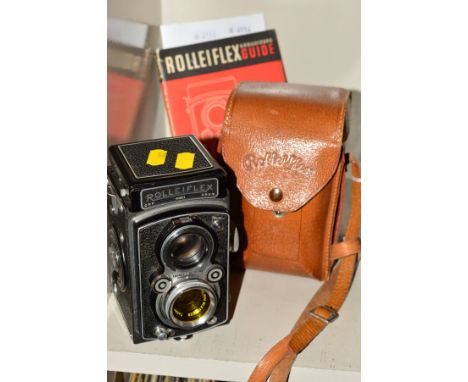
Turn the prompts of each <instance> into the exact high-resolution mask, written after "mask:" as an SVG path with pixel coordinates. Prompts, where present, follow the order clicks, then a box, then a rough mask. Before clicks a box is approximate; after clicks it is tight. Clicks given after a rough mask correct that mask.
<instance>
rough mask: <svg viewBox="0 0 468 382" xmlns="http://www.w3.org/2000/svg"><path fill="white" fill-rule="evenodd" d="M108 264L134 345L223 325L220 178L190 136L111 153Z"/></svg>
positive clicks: (224, 229)
mask: <svg viewBox="0 0 468 382" xmlns="http://www.w3.org/2000/svg"><path fill="white" fill-rule="evenodd" d="M109 153H110V162H111V165H110V166H109V167H108V183H107V200H108V201H107V209H108V264H109V272H110V281H111V283H112V290H113V292H114V294H115V296H116V298H117V300H118V302H119V305H120V308H121V311H122V313H123V316H124V318H125V321H126V323H127V326H128V329H129V331H130V333H131V337H132V339H133V342H134V343H140V342H143V341H149V340H155V339H160V340H162V339H167V338H175V339H181V338H186V337H188V336H190V335H191V334H193V333H195V332H199V331H201V330H205V329H208V328H211V327H214V326H218V325H220V324H223V323H226V322H227V320H228V276H229V237H230V235H229V232H230V225H229V224H230V218H229V211H228V204H229V203H228V192H227V187H226V173H225V171H224V170H223V168H222V167H220V165H219V164H218V163H216V161H215V160H214V159H213V158H212V157H211V156H210V154H209V153H208V152H207V151H206V149H205V148H204V147H203V146H202V145H201V144H200V142H199V141H198V140H197V139H196V138H195V137H194V136H190V135H189V136H181V137H174V138H163V139H156V140H149V141H143V142H136V143H128V144H121V145H116V146H111V147H110V149H109Z"/></svg>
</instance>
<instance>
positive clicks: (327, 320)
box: [309, 305, 339, 324]
mask: <svg viewBox="0 0 468 382" xmlns="http://www.w3.org/2000/svg"><path fill="white" fill-rule="evenodd" d="M318 309H323V310H326V311H327V312H328V313H330V314H329V315H328V317H324V316H322V315H321V314H319V313H318V312H317V310H318ZM309 314H310V315H311V316H312V317H315V318H316V319H318V320H320V321H322V322H323V323H324V324H330V323H331V322H333V321H335V320H336V319H337V318H338V316H339V314H338V312H337V311H336V310H335V309H333V308H332V307H331V306H329V305H319V306H316V307H315V308H313V309H312V310H310V311H309Z"/></svg>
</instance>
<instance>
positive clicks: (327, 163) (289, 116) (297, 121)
mask: <svg viewBox="0 0 468 382" xmlns="http://www.w3.org/2000/svg"><path fill="white" fill-rule="evenodd" d="M348 98H349V92H348V91H346V90H343V89H336V88H324V87H316V86H307V85H291V84H282V83H281V84H280V83H275V84H272V83H256V82H244V83H242V84H241V85H240V86H239V87H237V89H236V90H235V91H234V92H233V93H232V95H231V97H230V99H229V101H228V105H227V109H226V114H225V122H224V127H223V131H222V140H221V149H222V155H223V158H224V160H225V162H226V164H227V165H228V166H229V167H231V169H232V170H233V171H234V174H235V176H236V181H237V186H238V188H239V190H240V191H241V193H242V195H243V201H242V204H243V205H242V209H243V215H244V216H243V218H244V222H243V223H244V228H245V231H246V234H247V243H246V248H245V250H244V263H245V266H246V267H248V268H257V269H263V270H269V271H274V272H286V273H292V274H298V275H303V276H310V277H314V278H318V279H321V280H323V279H327V278H328V276H329V270H330V254H331V245H332V243H333V242H334V241H336V239H337V234H338V228H337V227H338V224H337V222H339V219H338V215H339V210H340V208H339V206H340V204H341V203H340V202H341V200H342V198H341V197H340V196H341V194H342V189H343V187H342V186H343V174H344V164H345V162H344V154H343V138H344V126H345V115H346V108H347V104H348Z"/></svg>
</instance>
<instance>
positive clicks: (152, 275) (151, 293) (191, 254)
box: [135, 208, 229, 340]
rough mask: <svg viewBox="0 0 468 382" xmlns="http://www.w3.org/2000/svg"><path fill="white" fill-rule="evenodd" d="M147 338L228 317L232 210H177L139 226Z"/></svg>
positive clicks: (178, 332) (191, 330)
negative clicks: (230, 221) (230, 214)
mask: <svg viewBox="0 0 468 382" xmlns="http://www.w3.org/2000/svg"><path fill="white" fill-rule="evenodd" d="M135 244H136V249H137V259H136V261H137V263H138V270H139V271H138V274H137V280H136V281H137V282H138V283H139V290H140V301H139V305H140V307H141V329H142V330H141V336H142V339H143V340H153V339H166V338H170V337H176V338H177V337H183V336H187V335H190V334H192V333H195V332H199V331H201V330H204V329H208V328H212V327H214V326H217V325H220V324H222V323H225V322H226V321H227V319H228V313H227V309H228V305H227V304H228V280H229V214H228V213H227V211H221V210H213V211H209V210H207V209H206V208H204V210H203V211H191V212H188V211H184V212H181V211H179V212H178V213H177V212H176V211H173V214H171V215H170V216H165V217H159V218H158V217H155V219H154V221H151V222H148V221H146V222H144V223H142V224H141V225H140V226H139V227H138V228H137V229H136V242H135Z"/></svg>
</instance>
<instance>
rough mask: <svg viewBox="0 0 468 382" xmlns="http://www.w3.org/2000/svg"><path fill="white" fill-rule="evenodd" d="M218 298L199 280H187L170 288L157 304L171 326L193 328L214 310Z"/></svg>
mask: <svg viewBox="0 0 468 382" xmlns="http://www.w3.org/2000/svg"><path fill="white" fill-rule="evenodd" d="M217 304H218V298H217V296H216V292H215V291H214V289H213V288H212V287H211V286H210V285H209V284H207V283H205V282H204V281H201V280H187V281H183V282H181V283H179V284H177V285H176V286H175V287H174V288H172V289H171V290H170V291H169V292H168V293H167V294H166V295H165V296H164V298H163V299H162V300H161V301H160V303H159V304H157V306H156V309H157V310H159V311H160V312H161V313H163V316H164V317H165V318H166V320H168V321H169V322H170V324H171V326H175V327H179V328H193V327H196V326H200V325H203V324H204V323H206V322H207V321H208V320H210V319H211V318H212V317H213V315H214V313H215V312H216V308H217Z"/></svg>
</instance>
